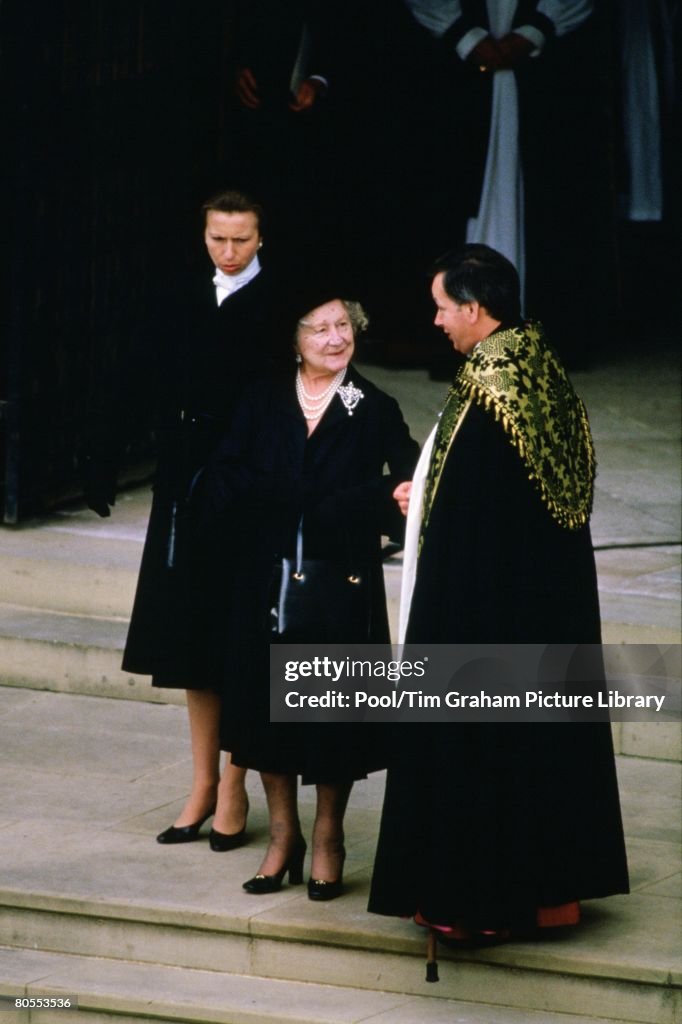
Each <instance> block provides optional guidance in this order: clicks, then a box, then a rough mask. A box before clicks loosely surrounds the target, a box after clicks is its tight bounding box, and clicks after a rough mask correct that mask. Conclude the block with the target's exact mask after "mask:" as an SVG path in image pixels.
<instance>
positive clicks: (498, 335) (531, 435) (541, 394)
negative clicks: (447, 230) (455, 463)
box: [422, 322, 595, 536]
mask: <svg viewBox="0 0 682 1024" xmlns="http://www.w3.org/2000/svg"><path fill="white" fill-rule="evenodd" d="M471 402H475V403H476V404H477V405H479V406H480V407H481V408H482V409H485V410H486V411H490V413H491V415H494V416H495V419H496V420H498V421H500V422H501V424H502V429H503V430H504V432H505V433H506V435H507V437H508V438H509V441H510V442H511V444H513V445H514V447H515V448H516V450H517V452H518V453H519V456H520V458H521V459H522V460H523V463H524V465H525V467H526V469H527V470H528V478H529V480H532V481H533V483H534V485H535V487H536V488H537V490H538V492H539V494H540V496H541V498H542V500H543V502H544V503H545V504H546V506H547V508H548V510H549V512H550V513H551V514H552V516H553V517H554V519H555V520H556V521H557V523H559V525H560V526H563V527H565V528H567V529H569V530H577V529H578V528H579V527H581V526H583V525H584V524H585V523H586V522H587V521H588V519H589V516H590V511H591V509H592V497H593V490H594V474H595V460H594V448H593V446H592V436H591V434H590V426H589V423H588V420H587V413H586V411H585V406H584V405H583V403H582V401H581V399H580V398H579V397H578V396H577V395H576V393H575V391H574V390H573V386H572V385H571V382H570V381H569V379H568V377H567V376H566V371H565V370H564V368H563V367H562V366H561V364H560V363H559V361H558V359H557V357H556V355H555V353H554V352H553V351H552V349H551V348H550V347H549V346H548V345H547V343H546V342H545V340H544V336H543V330H542V327H541V325H540V324H538V323H532V322H529V323H526V324H525V325H524V326H523V327H514V328H511V329H508V330H500V331H496V332H495V333H494V334H491V335H490V336H489V337H488V338H485V339H484V340H483V341H482V342H481V343H480V344H479V345H478V346H477V347H476V348H475V349H474V352H473V354H472V355H471V357H470V358H469V359H468V360H467V362H466V363H465V364H464V366H463V367H462V369H461V370H460V371H459V373H458V374H457V377H456V378H455V382H454V384H453V385H452V387H451V388H450V391H449V392H448V397H447V400H446V403H445V407H444V409H443V412H442V414H441V418H440V422H439V424H438V430H437V432H436V437H435V440H434V445H433V451H432V454H431V463H430V466H429V473H428V478H427V481H426V488H425V491H424V506H423V511H422V536H423V533H424V530H425V529H426V527H427V525H428V521H429V515H430V512H431V508H432V506H433V501H434V498H435V496H436V493H437V490H438V484H439V482H440V478H441V474H442V472H443V466H444V465H445V460H446V458H447V455H448V452H449V450H450V446H451V444H452V442H453V440H454V438H455V435H456V433H457V430H458V429H459V427H460V425H461V423H462V421H463V419H464V417H465V415H466V412H467V410H468V408H469V406H470V404H471Z"/></svg>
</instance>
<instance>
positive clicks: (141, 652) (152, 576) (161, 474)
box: [123, 270, 276, 688]
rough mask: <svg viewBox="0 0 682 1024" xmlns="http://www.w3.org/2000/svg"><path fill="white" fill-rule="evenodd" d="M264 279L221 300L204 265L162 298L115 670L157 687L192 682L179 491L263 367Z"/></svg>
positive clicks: (266, 337)
mask: <svg viewBox="0 0 682 1024" xmlns="http://www.w3.org/2000/svg"><path fill="white" fill-rule="evenodd" d="M273 292H274V289H273V284H272V282H271V280H270V277H269V275H268V272H267V270H261V272H260V273H259V274H258V275H257V276H256V277H255V278H253V279H252V280H251V281H249V283H248V284H246V285H244V287H243V288H240V289H239V290H238V291H236V292H234V293H233V294H232V295H230V296H229V297H228V298H226V299H225V300H224V301H223V302H222V303H221V305H220V306H217V304H216V300H215V289H214V287H213V285H212V283H211V277H210V273H207V274H206V275H205V280H203V281H201V282H199V283H198V284H197V286H196V287H194V288H190V289H189V290H188V292H187V294H186V295H184V296H183V295H182V294H181V296H180V297H179V298H177V299H175V300H174V301H173V303H169V308H168V309H167V310H166V311H165V315H164V321H163V323H164V326H163V329H159V328H158V325H157V330H156V337H157V338H158V345H157V346H156V347H155V348H154V349H153V362H154V364H155V365H154V367H153V371H152V374H150V376H151V377H153V379H154V384H153V388H154V390H155V396H154V397H155V401H156V405H157V421H158V428H157V445H158V463H157V469H156V474H155V480H154V497H153V501H152V510H151V515H150V519H149V526H148V530H147V538H146V541H145V546H144V551H143V555H142V565H141V568H140V576H139V580H138V585H137V592H136V595H135V604H134V606H133V612H132V617H131V622H130V629H129V632H128V640H127V643H126V649H125V653H124V658H123V669H124V670H125V671H128V672H140V673H143V674H151V675H153V683H154V685H157V686H171V687H183V688H184V687H188V688H192V687H198V688H203V687H204V686H206V685H207V684H206V683H205V682H204V681H202V680H200V679H197V678H196V673H195V671H194V666H193V663H192V651H193V650H194V649H195V647H196V645H197V643H198V638H197V637H195V636H194V635H193V632H192V631H193V629H194V628H196V626H197V620H196V617H195V616H194V615H193V614H191V600H192V598H191V595H190V582H189V575H188V571H189V564H190V559H191V557H192V555H191V551H190V539H189V532H188V518H187V498H188V495H189V492H190V488H191V484H192V481H193V479H194V477H195V476H196V474H197V473H198V472H199V470H200V469H201V468H202V467H203V466H204V465H205V463H206V461H207V460H208V458H209V457H210V455H211V454H212V453H213V452H214V450H215V448H216V447H217V445H218V443H219V441H220V440H221V438H222V437H223V436H224V434H225V431H226V429H227V424H228V423H229V421H230V418H231V416H232V414H233V412H234V408H235V406H236V404H237V403H238V401H239V399H240V397H241V395H242V392H243V389H244V387H245V386H246V385H247V384H248V383H249V382H250V381H251V380H253V379H254V378H255V377H256V376H257V375H258V374H263V375H267V374H268V373H269V372H271V370H272V365H273V362H274V361H275V359H276V356H275V354H274V353H273V350H272V346H271V338H272V337H273V332H272V329H271V316H272V310H273V306H274V296H273Z"/></svg>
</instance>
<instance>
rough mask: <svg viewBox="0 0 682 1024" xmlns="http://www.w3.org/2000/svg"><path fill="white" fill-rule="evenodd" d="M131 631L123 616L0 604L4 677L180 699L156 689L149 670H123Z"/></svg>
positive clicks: (122, 695) (42, 686) (99, 693)
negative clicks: (144, 673) (147, 673)
mask: <svg viewBox="0 0 682 1024" xmlns="http://www.w3.org/2000/svg"><path fill="white" fill-rule="evenodd" d="M127 631H128V623H127V622H126V621H125V620H122V619H111V618H98V617H94V616H92V615H69V614H66V613H64V612H56V611H47V610H45V609H33V608H25V607H21V606H16V605H11V604H0V683H2V684H4V685H8V686H18V687H24V688H26V689H33V690H54V691H56V692H60V693H78V694H85V695H87V696H96V697H115V698H119V699H126V700H145V701H153V702H155V703H164V704H167V703H181V702H183V701H184V695H183V693H182V691H176V690H163V691H161V690H155V689H153V688H152V686H151V685H150V683H149V678H148V677H147V676H138V675H134V674H133V673H130V672H122V671H121V657H122V654H123V646H124V644H125V638H126V634H127Z"/></svg>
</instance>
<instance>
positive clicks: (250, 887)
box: [198, 290, 418, 899]
mask: <svg viewBox="0 0 682 1024" xmlns="http://www.w3.org/2000/svg"><path fill="white" fill-rule="evenodd" d="M335 294H336V293H335V292H334V291H332V290H327V291H326V292H322V291H319V292H318V293H317V297H316V298H312V297H311V296H308V297H301V299H300V302H299V304H298V309H297V311H296V312H297V316H296V317H294V318H292V324H296V352H297V360H298V369H297V371H296V374H295V377H294V374H293V373H289V374H288V375H286V376H283V377H282V379H280V380H278V381H274V382H272V383H270V384H269V385H263V386H260V387H258V388H257V389H254V390H253V393H252V394H251V395H250V396H249V398H248V400H247V401H246V402H245V403H244V404H243V405H242V406H241V408H240V409H239V411H238V413H237V416H236V419H235V421H234V422H233V424H232V426H231V429H230V433H229V436H228V438H227V440H226V443H225V444H224V446H223V448H222V451H221V452H220V455H219V457H218V458H217V459H215V460H214V461H213V462H212V464H211V465H210V466H209V468H208V470H207V472H206V474H205V475H204V478H203V480H202V482H201V484H200V490H201V498H200V499H198V501H199V504H200V505H201V507H202V516H201V518H202V521H204V522H208V523H209V524H210V523H212V524H213V525H214V528H215V529H216V530H217V531H219V532H220V533H222V534H223V536H225V535H226V534H227V536H228V542H227V544H226V559H227V562H226V564H225V565H223V566H222V567H221V572H220V576H221V578H222V579H223V580H224V581H226V583H225V586H224V589H225V592H226V597H225V600H224V603H223V607H224V613H223V614H221V622H220V624H219V626H218V625H217V627H216V628H220V630H221V635H222V638H223V640H222V650H224V651H225V652H226V655H225V658H226V662H227V664H226V665H225V668H224V671H225V672H226V674H227V676H228V678H229V679H230V680H231V681H232V683H231V685H230V687H229V688H228V687H226V690H225V695H224V702H223V730H222V742H223V746H224V747H225V749H227V750H229V751H230V752H231V754H232V761H233V763H235V764H237V765H241V766H243V767H245V768H246V767H248V768H256V769H258V770H259V771H260V772H261V776H262V779H263V784H264V787H265V791H266V795H267V800H268V808H269V811H270V823H271V838H270V845H269V847H268V850H267V852H266V855H265V858H264V860H263V862H262V864H261V866H260V868H259V871H258V874H257V875H256V876H255V877H254V878H252V879H250V880H249V881H248V882H246V883H245V886H244V888H245V889H246V890H247V891H248V892H251V893H266V892H274V891H276V890H277V889H279V887H280V886H281V883H282V879H283V877H284V875H285V873H286V872H287V870H288V871H289V880H290V881H291V882H296V881H300V880H301V870H302V861H303V857H304V854H305V849H306V846H305V842H304V840H303V837H302V835H301V829H300V823H299V819H298V809H297V800H296V784H297V776H298V775H301V776H302V780H303V782H304V783H315V784H316V785H317V795H318V800H317V816H316V820H315V826H314V830H313V851H312V878H311V881H310V882H309V889H308V891H309V896H310V898H311V899H331V898H333V897H334V896H337V895H339V894H340V892H341V878H342V871H343V856H344V854H343V815H344V811H345V807H346V802H347V800H348V796H349V793H350V790H351V786H352V783H353V780H354V779H357V778H363V777H364V776H365V775H366V773H367V771H368V770H373V769H376V768H378V767H380V766H381V764H380V761H381V758H380V756H379V757H377V754H376V752H375V753H373V752H372V751H371V750H370V741H371V739H372V736H371V729H369V728H367V727H364V726H363V727H352V726H346V725H331V724H330V725H325V726H324V727H323V730H322V733H321V732H320V730H319V729H318V728H315V727H311V726H306V725H297V724H289V723H287V724H274V723H273V724H270V723H269V721H268V718H269V704H268V698H269V688H268V681H269V643H270V640H271V633H270V629H271V623H270V619H269V613H270V607H271V604H272V601H271V596H272V589H271V588H272V580H273V566H274V565H275V564H276V562H277V559H278V557H282V556H284V557H289V556H293V555H294V553H295V549H296V544H297V534H298V531H299V527H300V524H302V528H301V534H302V538H303V551H304V557H305V558H306V559H315V560H320V561H324V562H336V563H341V564H343V565H345V566H347V567H348V568H349V569H350V571H351V572H352V573H357V574H360V575H362V576H363V578H364V579H365V581H366V584H367V589H366V605H365V609H364V614H363V615H362V621H361V623H360V624H359V625H358V626H357V627H356V628H349V627H348V626H343V627H341V626H339V624H338V622H337V621H335V620H334V618H333V617H332V618H331V620H330V618H329V617H328V616H327V615H326V614H320V613H321V612H326V610H327V609H326V608H323V609H320V607H319V606H318V607H317V608H314V609H311V619H310V625H309V627H308V629H307V630H306V629H305V628H304V630H303V632H302V633H299V634H298V635H297V636H296V640H300V641H303V642H305V641H307V642H317V643H325V642H337V643H362V642H379V643H380V642H387V641H388V640H389V631H388V620H387V614H386V599H385V593H384V583H383V574H382V567H381V536H382V534H385V535H389V536H391V535H393V536H399V535H401V534H402V526H401V524H400V522H399V520H398V519H397V518H396V515H395V511H396V510H395V506H394V507H393V508H392V507H391V503H392V499H391V493H392V489H393V487H394V486H395V484H396V483H397V482H398V481H401V480H405V479H407V478H409V477H410V476H411V474H412V470H413V467H414V463H415V461H416V458H417V454H418V448H417V445H416V443H415V442H414V441H413V440H412V438H411V437H410V435H409V431H408V428H407V426H406V425H405V423H404V421H403V418H402V415H401V413H400V409H399V408H398V405H397V403H396V402H395V401H394V400H393V399H392V398H390V397H389V396H388V395H386V394H384V393H383V392H382V391H380V390H379V389H378V388H376V387H375V386H374V385H373V384H372V383H371V382H370V381H368V380H366V379H365V378H364V377H362V376H360V374H359V373H358V372H357V370H356V369H355V368H354V367H353V366H352V365H351V364H350V359H351V356H352V354H353V349H354V336H355V331H356V330H357V329H358V328H362V327H364V326H365V325H366V322H367V321H366V318H365V316H364V313H363V312H362V309H361V307H359V305H358V304H357V303H351V302H347V301H344V300H341V299H338V298H335V297H334V296H335ZM300 314H303V315H302V316H301V317H300V319H299V316H300ZM385 465H388V468H389V474H388V475H384V473H383V471H384V466H385ZM226 517H227V521H226ZM202 532H203V531H202ZM204 536H205V532H204ZM212 546H213V545H211V547H212ZM330 601H331V596H330ZM327 603H328V602H323V604H327ZM351 634H352V635H351ZM217 647H218V645H216V648H215V649H217Z"/></svg>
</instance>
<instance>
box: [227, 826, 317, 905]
mask: <svg viewBox="0 0 682 1024" xmlns="http://www.w3.org/2000/svg"><path fill="white" fill-rule="evenodd" d="M306 849H307V847H306V844H305V839H304V838H303V836H301V837H300V839H299V840H298V841H297V843H296V846H295V847H294V849H293V850H292V851H291V853H290V855H289V859H288V860H287V861H286V863H285V864H284V867H283V868H281V869H280V870H279V871H278V872H277V874H276V875H254V876H253V878H249V880H248V882H244V884H243V885H242V889H244V890H245V891H246V892H250V893H253V894H254V895H256V896H263V895H264V894H266V893H270V892H279V890H280V889H281V888H282V879H283V878H284V876H285V875H286V873H287V871H288V872H289V885H302V883H303V858H304V857H305V851H306Z"/></svg>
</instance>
